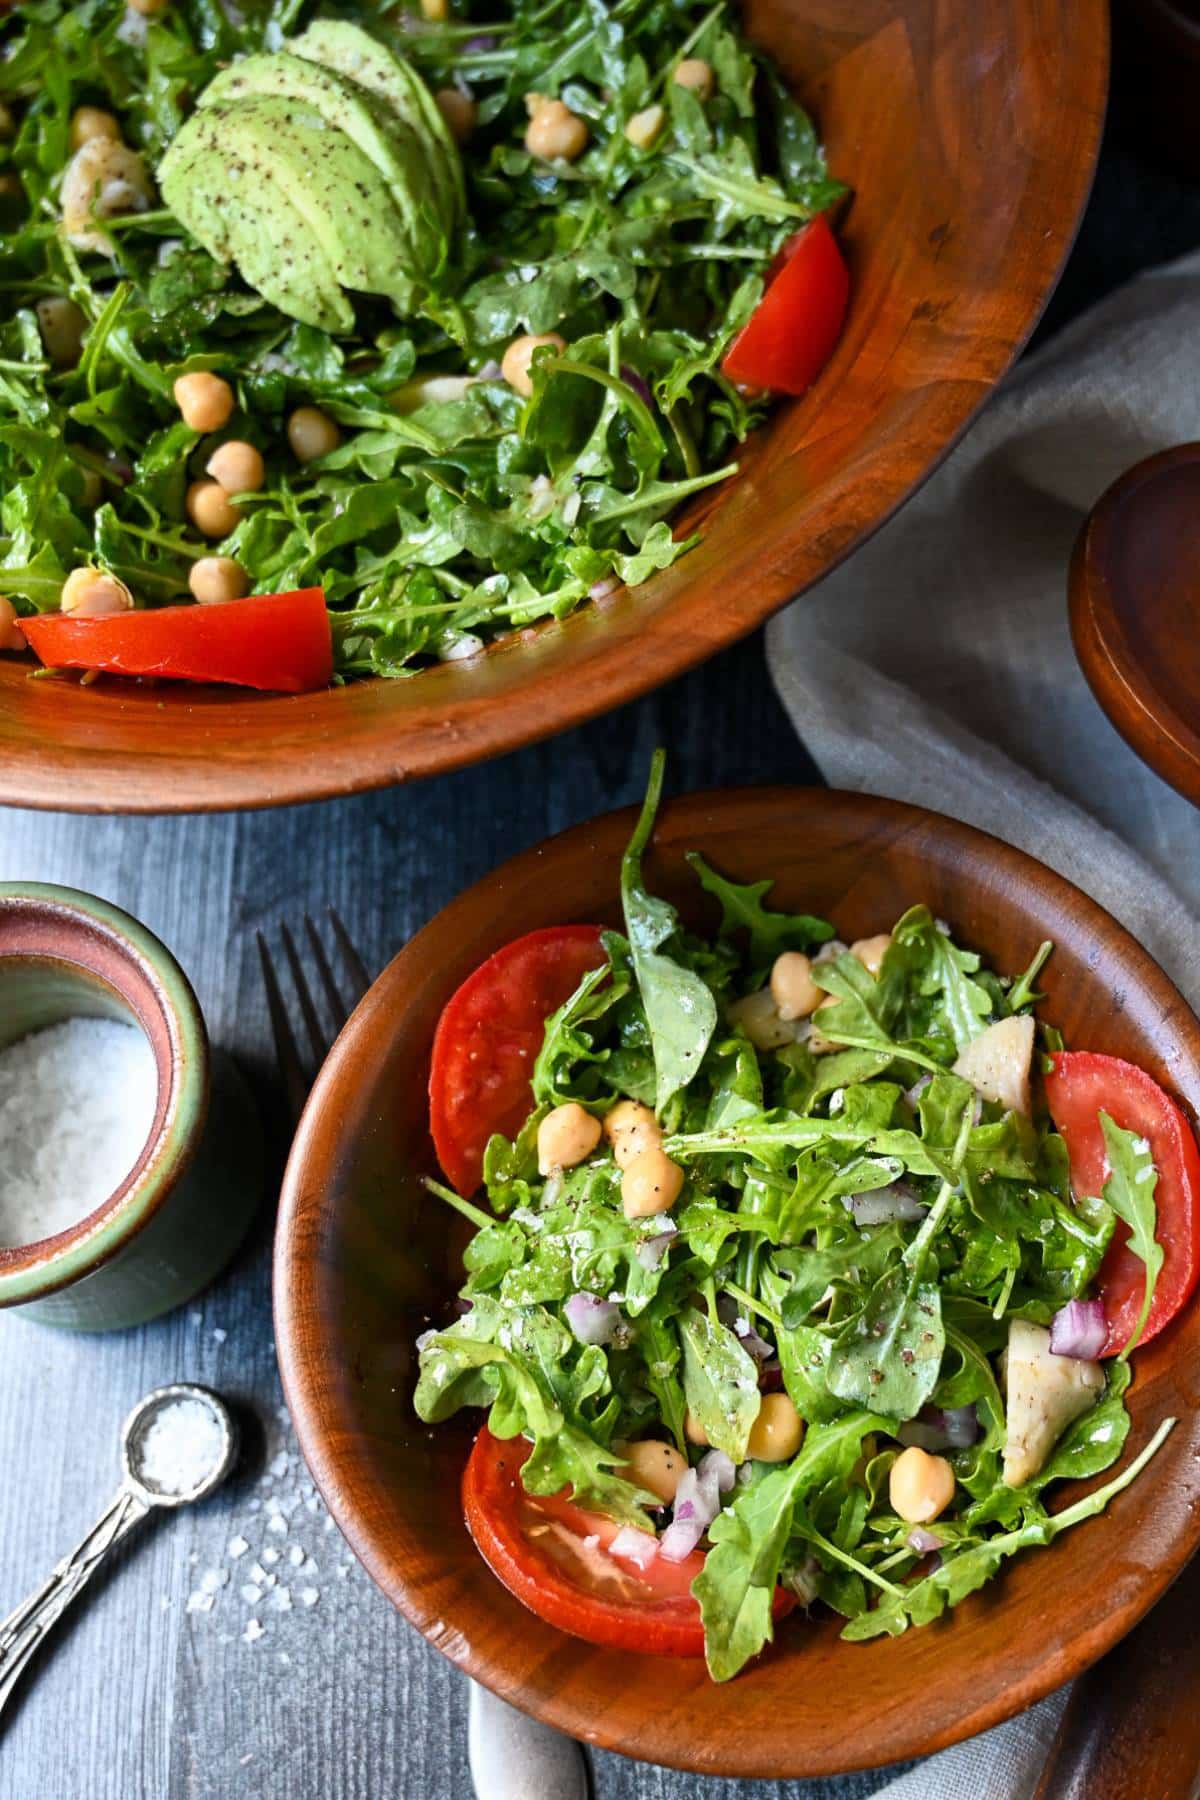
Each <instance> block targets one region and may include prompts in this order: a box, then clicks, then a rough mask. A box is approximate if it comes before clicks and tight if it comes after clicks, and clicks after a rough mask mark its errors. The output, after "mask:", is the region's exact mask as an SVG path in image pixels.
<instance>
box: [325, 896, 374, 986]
mask: <svg viewBox="0 0 1200 1800" xmlns="http://www.w3.org/2000/svg"><path fill="white" fill-rule="evenodd" d="M329 923H330V924H331V925H332V927H333V935H334V937H335V938H336V939H337V944H338V949H339V950H340V951H341V953H342V961H343V962H344V963H345V965H346V967H347V969H348V970H349V972H350V979H351V981H352V982H353V984H354V1004H355V1005H356V1006H357V1004H358V1002H359V1001H360V1000H361V999H362V997H363V995H364V994H365V993H366V991H367V989H368V988H369V987H370V985H371V977H370V976H369V975H368V973H367V965H366V964H365V963H364V962H363V959H362V957H361V956H360V955H359V954H358V951H357V950H356V949H355V948H354V945H353V944H352V943H351V941H350V933H349V932H348V931H347V930H346V927H345V926H344V925H343V924H342V921H341V919H340V918H339V917H338V915H337V913H336V911H335V910H334V908H333V907H332V906H331V907H330V908H329Z"/></svg>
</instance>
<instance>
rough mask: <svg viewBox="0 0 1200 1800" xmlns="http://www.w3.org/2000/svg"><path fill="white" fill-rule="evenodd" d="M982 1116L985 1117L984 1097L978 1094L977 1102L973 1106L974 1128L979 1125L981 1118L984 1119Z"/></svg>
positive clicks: (972, 1122)
mask: <svg viewBox="0 0 1200 1800" xmlns="http://www.w3.org/2000/svg"><path fill="white" fill-rule="evenodd" d="M982 1117H983V1097H982V1095H980V1094H976V1096H975V1104H974V1105H973V1106H972V1108H971V1126H972V1128H974V1127H975V1126H976V1125H978V1123H979V1121H980V1119H982Z"/></svg>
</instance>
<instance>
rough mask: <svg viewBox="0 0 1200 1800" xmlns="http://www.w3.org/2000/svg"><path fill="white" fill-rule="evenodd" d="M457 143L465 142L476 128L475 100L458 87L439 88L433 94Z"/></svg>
mask: <svg viewBox="0 0 1200 1800" xmlns="http://www.w3.org/2000/svg"><path fill="white" fill-rule="evenodd" d="M433 97H434V100H435V101H436V102H437V109H438V111H439V112H440V113H441V115H442V117H443V119H445V121H446V127H447V130H448V131H449V133H450V136H451V137H452V138H453V139H454V141H455V143H456V144H465V143H466V141H467V139H468V138H469V137H470V135H471V133H472V132H473V131H474V129H475V113H476V110H477V108H476V106H475V102H474V101H473V100H472V99H471V97H470V95H469V94H464V93H463V92H462V91H461V89H459V88H456V87H448V88H439V89H438V91H437V93H436V94H435V95H434V96H433Z"/></svg>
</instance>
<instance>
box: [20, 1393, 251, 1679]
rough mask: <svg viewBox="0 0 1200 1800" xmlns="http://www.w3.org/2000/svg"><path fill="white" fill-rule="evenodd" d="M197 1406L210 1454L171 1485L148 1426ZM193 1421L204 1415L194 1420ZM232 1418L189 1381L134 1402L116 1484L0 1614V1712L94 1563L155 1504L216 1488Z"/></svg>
mask: <svg viewBox="0 0 1200 1800" xmlns="http://www.w3.org/2000/svg"><path fill="white" fill-rule="evenodd" d="M197 1405H198V1406H202V1407H204V1408H205V1409H206V1410H207V1412H208V1414H209V1415H210V1422H211V1425H212V1428H213V1429H212V1430H211V1433H210V1440H211V1442H210V1445H206V1446H205V1447H206V1448H210V1449H211V1454H209V1455H207V1456H205V1458H204V1465H205V1466H204V1467H203V1469H202V1470H201V1469H193V1470H191V1471H190V1481H189V1484H188V1486H187V1487H186V1488H177V1487H175V1486H173V1485H172V1481H173V1478H172V1476H171V1475H170V1474H169V1473H168V1472H167V1471H166V1470H165V1469H164V1468H163V1467H162V1466H161V1465H160V1462H159V1460H158V1456H159V1448H158V1446H156V1439H155V1436H154V1434H153V1427H154V1426H155V1425H156V1424H161V1423H162V1421H163V1420H165V1418H166V1417H167V1415H168V1413H169V1412H170V1411H171V1410H172V1409H173V1408H175V1407H177V1406H190V1407H194V1406H197ZM200 1423H201V1424H203V1423H204V1421H200ZM237 1440H238V1434H237V1424H236V1422H235V1420H234V1417H233V1414H232V1413H231V1412H230V1410H229V1408H228V1407H227V1406H226V1404H225V1402H224V1401H223V1400H222V1399H221V1398H220V1396H219V1395H218V1394H214V1393H213V1392H212V1391H211V1390H210V1389H209V1388H205V1387H195V1386H193V1385H192V1384H191V1383H190V1382H176V1383H174V1384H173V1385H172V1386H171V1387H161V1388H155V1389H154V1391H153V1393H150V1394H147V1395H146V1397H145V1399H144V1400H139V1402H138V1404H137V1405H136V1406H135V1407H134V1409H133V1411H132V1412H131V1413H130V1415H129V1417H128V1418H127V1419H126V1421H125V1427H124V1430H123V1432H122V1434H121V1466H122V1480H121V1485H120V1487H119V1488H118V1489H117V1492H116V1493H115V1495H114V1496H113V1498H112V1500H111V1501H110V1502H109V1504H108V1505H107V1506H106V1507H105V1509H104V1511H103V1513H102V1514H101V1515H100V1517H99V1519H98V1520H97V1521H96V1523H95V1525H93V1527H92V1529H91V1530H90V1531H89V1532H88V1534H87V1536H86V1537H85V1538H84V1539H83V1540H82V1542H81V1543H79V1544H77V1545H76V1547H75V1549H74V1550H72V1551H71V1553H70V1554H69V1555H68V1556H64V1557H63V1559H62V1561H61V1562H60V1563H58V1564H57V1565H56V1567H55V1568H54V1570H53V1572H52V1573H51V1575H50V1576H49V1578H48V1579H47V1580H46V1581H44V1582H43V1583H42V1585H41V1587H40V1588H38V1589H37V1590H36V1592H35V1593H32V1594H30V1596H29V1598H28V1599H27V1600H24V1601H22V1603H21V1605H20V1606H18V1607H17V1609H16V1611H15V1612H11V1613H10V1614H9V1615H8V1617H7V1619H0V1713H2V1712H3V1711H4V1708H5V1706H6V1705H7V1703H8V1701H9V1700H10V1699H11V1698H12V1693H13V1689H14V1688H15V1687H16V1685H17V1682H18V1681H19V1679H20V1677H21V1673H22V1671H23V1670H24V1668H25V1665H26V1663H28V1661H29V1660H30V1658H31V1657H32V1656H33V1654H34V1652H35V1651H36V1650H37V1649H38V1648H39V1646H40V1645H41V1643H42V1640H43V1639H44V1637H45V1636H46V1633H47V1632H48V1631H49V1630H50V1627H51V1626H52V1625H53V1624H55V1622H56V1621H57V1620H58V1619H59V1618H61V1616H62V1614H63V1613H64V1612H65V1611H66V1609H67V1607H68V1606H70V1604H71V1602H72V1600H74V1599H75V1597H76V1595H77V1594H79V1593H80V1592H81V1591H82V1589H83V1588H85V1587H86V1586H87V1584H88V1582H89V1581H90V1580H91V1578H92V1576H93V1575H94V1574H95V1573H96V1570H97V1569H98V1568H99V1567H100V1564H101V1563H102V1562H103V1561H104V1559H105V1557H106V1556H108V1554H109V1553H110V1551H112V1550H113V1549H114V1548H115V1547H116V1545H117V1544H119V1543H120V1542H121V1540H122V1539H123V1538H125V1537H127V1536H128V1534H129V1533H130V1532H131V1531H132V1530H133V1528H134V1526H135V1525H138V1524H140V1523H141V1521H142V1520H143V1519H144V1518H146V1517H147V1515H148V1514H149V1513H151V1512H153V1511H154V1510H155V1508H157V1507H167V1508H171V1509H173V1508H175V1507H177V1506H190V1505H191V1504H192V1502H193V1501H196V1500H203V1499H205V1498H206V1496H207V1495H209V1494H211V1493H212V1491H213V1489H214V1488H216V1487H219V1486H220V1484H221V1483H222V1482H223V1481H224V1479H225V1477H226V1476H227V1475H228V1474H229V1471H230V1470H231V1469H232V1467H233V1464H234V1461H235V1459H236V1457H237V1447H238V1442H237Z"/></svg>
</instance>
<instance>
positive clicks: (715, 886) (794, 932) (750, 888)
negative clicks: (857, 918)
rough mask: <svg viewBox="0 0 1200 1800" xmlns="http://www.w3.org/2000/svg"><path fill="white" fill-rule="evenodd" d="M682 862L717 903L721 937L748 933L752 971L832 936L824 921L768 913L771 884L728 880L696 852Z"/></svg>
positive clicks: (772, 885)
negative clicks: (791, 951) (765, 901)
mask: <svg viewBox="0 0 1200 1800" xmlns="http://www.w3.org/2000/svg"><path fill="white" fill-rule="evenodd" d="M686 860H687V861H688V862H689V863H690V864H691V866H692V868H693V869H694V870H695V871H696V875H697V877H698V878H699V881H700V885H701V887H702V888H703V889H704V891H705V893H707V894H711V895H712V896H713V898H714V899H715V900H718V901H719V902H720V906H721V925H720V933H721V936H722V937H727V936H728V935H729V934H730V933H732V932H735V931H738V930H741V929H744V930H746V931H747V932H748V933H749V936H750V961H751V964H752V965H753V966H754V967H755V968H759V967H765V966H766V964H768V963H772V962H774V960H775V958H776V957H777V956H779V955H781V954H782V953H783V951H785V950H809V949H811V948H812V947H813V945H814V944H824V943H827V942H828V941H829V939H830V938H831V937H832V936H833V926H832V925H830V924H828V923H827V921H826V920H824V919H815V918H813V917H812V916H811V915H810V914H808V913H778V912H770V911H768V909H767V908H766V907H765V906H764V905H763V901H764V900H765V898H766V896H767V895H768V894H769V893H770V891H771V889H772V888H773V887H774V885H775V883H774V882H773V881H754V882H736V881H729V880H727V879H726V878H725V876H724V875H719V874H718V873H717V871H716V870H715V869H713V868H711V867H710V866H709V864H708V863H707V862H705V860H704V858H703V857H702V856H701V855H700V852H699V851H698V850H689V851H688V852H687V859H686Z"/></svg>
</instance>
